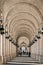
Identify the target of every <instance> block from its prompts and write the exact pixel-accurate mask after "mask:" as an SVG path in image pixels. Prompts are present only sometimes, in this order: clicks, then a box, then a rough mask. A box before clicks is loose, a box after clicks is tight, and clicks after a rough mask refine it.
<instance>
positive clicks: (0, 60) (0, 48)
mask: <svg viewBox="0 0 43 65" xmlns="http://www.w3.org/2000/svg"><path fill="white" fill-rule="evenodd" d="M2 62H3V55H2V35H1V34H0V65H1V64H2Z"/></svg>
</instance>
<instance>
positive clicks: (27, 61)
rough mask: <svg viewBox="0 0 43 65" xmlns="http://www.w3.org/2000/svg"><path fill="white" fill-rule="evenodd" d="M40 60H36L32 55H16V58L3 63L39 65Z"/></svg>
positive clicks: (10, 64) (9, 64) (8, 64)
mask: <svg viewBox="0 0 43 65" xmlns="http://www.w3.org/2000/svg"><path fill="white" fill-rule="evenodd" d="M37 64H39V61H35V60H34V59H32V58H30V57H16V58H15V59H14V60H12V61H10V62H8V63H7V64H3V65H37Z"/></svg>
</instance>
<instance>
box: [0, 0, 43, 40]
mask: <svg viewBox="0 0 43 65" xmlns="http://www.w3.org/2000/svg"><path fill="white" fill-rule="evenodd" d="M0 3H1V6H0V9H1V10H2V13H3V20H4V26H5V27H6V26H7V29H8V33H9V34H10V35H11V36H12V38H14V40H16V39H17V38H19V37H21V36H25V37H27V38H28V39H29V40H32V39H33V38H34V36H35V35H36V34H38V29H39V28H40V27H41V26H43V24H42V23H43V0H0Z"/></svg>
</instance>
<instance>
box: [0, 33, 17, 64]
mask: <svg viewBox="0 0 43 65" xmlns="http://www.w3.org/2000/svg"><path fill="white" fill-rule="evenodd" d="M0 57H1V60H2V63H6V62H7V61H10V60H12V59H14V58H15V57H16V46H15V45H14V44H13V43H12V42H11V41H9V39H7V38H5V34H3V35H1V34H0Z"/></svg>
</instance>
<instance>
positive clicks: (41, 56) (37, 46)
mask: <svg viewBox="0 0 43 65" xmlns="http://www.w3.org/2000/svg"><path fill="white" fill-rule="evenodd" d="M31 57H32V58H34V59H35V60H38V61H39V62H40V63H43V35H42V36H41V38H40V39H38V40H37V41H36V42H35V43H34V44H33V45H32V46H31Z"/></svg>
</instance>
